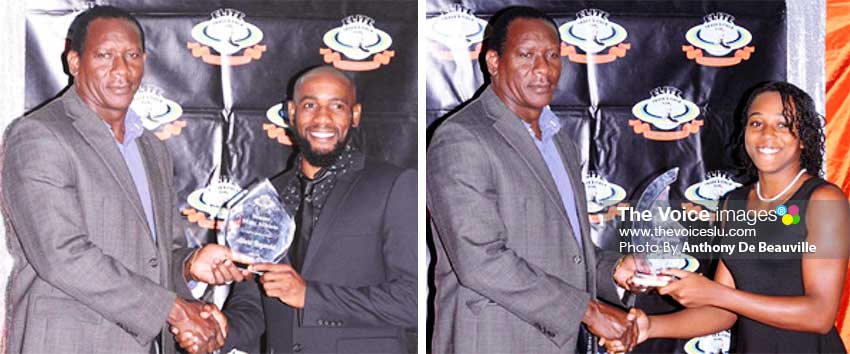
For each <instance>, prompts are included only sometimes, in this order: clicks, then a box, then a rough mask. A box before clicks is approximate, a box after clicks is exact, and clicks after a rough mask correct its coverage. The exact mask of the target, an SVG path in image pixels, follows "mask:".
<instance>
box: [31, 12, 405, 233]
mask: <svg viewBox="0 0 850 354" xmlns="http://www.w3.org/2000/svg"><path fill="white" fill-rule="evenodd" d="M97 3H98V4H101V5H105V4H109V5H114V6H119V7H122V8H124V9H127V10H129V11H131V12H132V13H133V14H134V15H135V16H136V17H137V18H138V19H139V21H140V22H141V24H142V27H143V28H144V30H145V36H146V47H147V55H148V58H147V62H146V67H145V76H144V79H143V81H142V85H143V86H153V87H156V88H158V93H159V94H160V95H161V96H162V97H164V98H166V99H168V100H171V101H174V102H175V103H177V104H178V105H179V106H181V107H182V115H180V116H179V118H178V119H177V121H178V122H179V121H182V123H181V125H183V127H182V129H179V133H178V134H167V133H166V131H167V130H170V129H172V128H173V127H172V128H169V127H167V126H166V125H168V124H163V125H160V126H159V127H155V128H153V129H151V130H152V131H154V132H156V133H157V134H158V135H161V136H160V138H161V139H163V140H164V141H165V143H166V144H167V146H168V148H169V150H170V151H171V153H172V154H173V156H174V161H175V169H176V174H177V186H176V187H177V189H178V195H179V197H180V199H181V200H182V201H184V205H181V208H183V209H195V207H196V206H195V205H189V204H188V203H185V201H186V200H187V197H188V196H189V195H190V194H191V193H192V192H193V191H196V190H199V189H201V188H204V187H206V186H207V185H208V184H210V183H212V182H216V180H211V178H212V176H213V175H214V171H215V169H216V166H215V165H214V162H215V161H217V160H220V161H221V169H220V173H219V175H221V176H222V177H226V178H230V179H231V180H232V181H233V182H234V183H235V184H236V185H238V186H240V187H245V186H246V185H247V184H249V183H250V182H251V181H253V180H255V179H257V178H264V177H271V176H273V175H275V174H277V173H279V172H281V171H283V170H284V169H285V168H287V167H288V163H290V160H291V158H290V157H291V156H292V155H293V147H292V146H291V143H289V142H288V141H287V139H285V138H282V139H281V140H282V141H284V142H286V144H283V143H280V142H278V139H275V138H271V137H269V130H275V131H276V132H275V133H278V134H279V133H282V129H283V126H281V125H275V124H274V123H272V121H270V120H269V119H268V118H267V111H268V110H269V109H270V108H271V107H272V106H274V105H276V104H279V103H281V102H283V101H284V100H286V99H287V98H288V94H289V91H288V88H289V84H290V80H291V78H292V77H293V76H294V75H295V74H296V73H298V72H299V71H301V70H303V69H305V68H307V67H309V66H313V65H318V64H324V63H326V62H325V61H324V60H323V55H322V54H320V49H322V48H328V45H326V44H325V43H324V42H323V36H324V35H325V33H326V32H328V31H331V30H333V29H335V28H336V27H339V26H341V25H342V20H343V19H344V18H346V17H347V16H349V15H365V16H368V17H370V18H371V19H372V20H373V21H374V22H373V23H372V26H373V27H374V28H376V29H378V30H381V31H384V32H386V34H387V35H389V37H390V38H391V41H392V43H391V45H390V46H389V48H387V49H386V50H388V51H393V52H394V56H392V58H391V60H390V61H389V62H388V63H385V64H384V65H380V67H379V68H377V69H376V70H369V71H349V72H350V74H351V77H352V78H353V79H354V81H355V83H356V85H357V88H358V100H359V101H360V102H361V103H362V105H363V119H362V121H361V126H360V128H359V129H357V130H356V132H355V133H354V139H355V141H356V142H357V143H358V145H359V146H360V147H361V148H362V149H363V150H365V151H366V153H367V154H369V155H372V156H376V157H378V158H381V159H384V160H386V161H389V162H391V163H393V164H396V165H399V166H405V167H412V168H415V167H416V164H417V156H416V154H417V145H416V144H417V117H416V115H417V99H416V97H417V50H418V48H417V41H416V35H417V29H416V16H417V14H416V10H417V4H416V2H415V1H374V0H372V1H320V2H315V1H251V2H243V1H214V2H174V1H165V0H148V1H98V2H97ZM90 4H92V3H90V2H83V1H51V2H43V3H42V4H39V5H31V6H30V9H29V10H28V11H27V28H26V36H27V38H26V50H27V60H26V97H25V99H26V110H27V111H31V110H32V109H34V108H37V107H39V106H41V105H42V104H44V103H45V102H47V101H48V100H49V99H51V98H52V97H55V96H56V95H57V93H58V92H60V91H61V90H62V89H63V88H64V87H66V86H67V85H68V83H69V79H68V78H69V76H68V75H67V74H66V73H65V72H64V71H63V67H62V58H61V54H60V53H61V51H62V49H63V48H64V40H65V37H66V34H67V29H68V26H69V25H70V23H71V20H73V18H74V17H75V16H76V15H77V14H78V13H79V11H81V10H82V9H84V8H86V7H87V6H89V5H90ZM388 5H392V9H393V11H386V10H387V7H388ZM220 9H233V10H236V11H238V12H239V13H241V16H242V17H241V18H242V20H243V21H244V22H247V23H248V24H251V25H253V26H256V28H257V29H259V30H260V31H261V32H262V34H263V37H262V39H261V40H260V41H259V43H256V44H257V45H260V46H265V50H264V51H262V52H261V55H260V56H259V58H254V59H253V60H251V61H250V62H248V63H246V64H242V65H238V66H232V67H230V68H229V69H223V68H222V66H220V65H213V64H209V63H206V62H205V61H204V60H202V58H199V57H196V56H194V55H193V53H192V50H191V49H189V46H190V44H191V43H199V40H198V39H197V38H194V37H193V36H192V29H193V27H195V26H196V25H198V24H200V23H202V22H204V21H208V20H210V19H211V18H212V13H213V12H215V11H217V10H220ZM233 13H235V12H231V14H233ZM237 16H238V15H237ZM231 40H232V38H231ZM201 44H202V45H203V43H201ZM250 48H251V46H248V47H247V48H241V49H240V50H239V51H237V52H235V53H233V54H232V55H233V56H243V55H245V54H246V49H250ZM210 52H211V54H212V56H218V55H219V53H218V52H216V50H215V49H212V48H210ZM373 57H374V56H372V55H370V56H369V57H368V58H366V59H365V60H364V61H371V60H372V59H373ZM342 59H348V58H346V57H344V56H343V57H342ZM348 60H352V59H348ZM228 72H229V73H228ZM137 97H138V95H137ZM228 102H229V104H228ZM172 123H173V122H172ZM217 151H220V152H221V155H220V156H219V157H218V159H217V158H216V156H215V154H216V152H217ZM207 199H209V198H207ZM411 202H414V201H411ZM203 214H204V215H203V216H205V218H206V219H209V220H212V218H211V217H210V215H209V213H203ZM199 216H200V214H199ZM202 224H203V225H206V227H198V226H199V225H202ZM210 225H211V224H210V223H208V222H207V223H204V222H201V223H198V222H194V223H193V226H192V230H190V231H192V233H193V234H194V235H195V236H196V237H198V239H199V240H201V242H203V240H206V239H209V238H210V237H211V234H210V233H208V232H207V231H206V229H208V228H209V226H210Z"/></svg>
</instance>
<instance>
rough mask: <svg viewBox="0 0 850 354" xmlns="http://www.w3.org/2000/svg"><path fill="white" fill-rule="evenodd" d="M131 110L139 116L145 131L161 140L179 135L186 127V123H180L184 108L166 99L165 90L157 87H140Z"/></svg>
mask: <svg viewBox="0 0 850 354" xmlns="http://www.w3.org/2000/svg"><path fill="white" fill-rule="evenodd" d="M130 109H132V110H133V112H136V114H138V115H139V117H140V118H141V119H142V125H143V126H144V127H145V129H147V130H149V131H152V132H154V134H155V135H156V136H157V137H158V138H159V139H160V140H165V139H168V138H170V137H172V136H175V135H179V134H180V132H181V131H182V129H183V128H184V127H185V126H186V121H183V120H180V121H178V119H179V118H180V116H182V115H183V107H180V104H178V103H177V102H174V101H172V100H170V99H168V98H165V96H164V95H163V90H162V89H160V88H158V87H155V86H151V85H143V86H142V87H139V90H138V91H136V95H135V96H133V102H132V103H131V104H130Z"/></svg>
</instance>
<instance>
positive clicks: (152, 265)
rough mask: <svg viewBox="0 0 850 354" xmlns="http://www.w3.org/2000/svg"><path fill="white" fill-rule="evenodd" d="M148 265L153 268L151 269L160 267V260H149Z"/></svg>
mask: <svg viewBox="0 0 850 354" xmlns="http://www.w3.org/2000/svg"><path fill="white" fill-rule="evenodd" d="M148 264H149V265H150V266H151V268H156V267H157V266H159V259H156V258H151V259H148Z"/></svg>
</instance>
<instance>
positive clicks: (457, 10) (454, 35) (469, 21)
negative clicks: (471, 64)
mask: <svg viewBox="0 0 850 354" xmlns="http://www.w3.org/2000/svg"><path fill="white" fill-rule="evenodd" d="M425 28H426V32H425V33H426V36H427V37H428V39H430V40H432V41H433V42H436V43H439V44H440V45H442V48H440V47H439V46H432V48H431V50H430V51H429V52H430V53H431V55H432V56H434V57H435V58H437V59H441V60H456V59H455V56H460V57H461V59H463V60H464V61H466V60H475V59H477V58H478V55H479V54H480V53H481V42H482V41H483V40H484V29H486V28H487V21H484V20H482V19H480V18H478V17H475V15H473V14H472V12H471V11H470V10H469V9H467V8H466V7H464V6H463V5H460V4H451V5H449V7H448V8H446V9H445V10H443V11H442V14H440V15H439V16H436V17H432V18H429V19H427V20H425ZM447 49H448V50H447Z"/></svg>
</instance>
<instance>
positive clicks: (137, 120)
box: [124, 109, 145, 141]
mask: <svg viewBox="0 0 850 354" xmlns="http://www.w3.org/2000/svg"><path fill="white" fill-rule="evenodd" d="M144 129H145V127H144V126H143V125H142V117H139V115H138V114H136V112H133V110H132V109H128V110H127V116H126V117H124V140H125V141H129V140H135V139H136V138H138V137H140V136H142V132H143V131H144Z"/></svg>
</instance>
